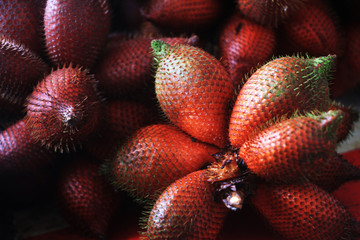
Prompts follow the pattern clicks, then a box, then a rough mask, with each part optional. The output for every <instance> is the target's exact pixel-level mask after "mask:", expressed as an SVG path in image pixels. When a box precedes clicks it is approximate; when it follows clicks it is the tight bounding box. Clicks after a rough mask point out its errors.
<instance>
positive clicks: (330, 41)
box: [278, 0, 341, 57]
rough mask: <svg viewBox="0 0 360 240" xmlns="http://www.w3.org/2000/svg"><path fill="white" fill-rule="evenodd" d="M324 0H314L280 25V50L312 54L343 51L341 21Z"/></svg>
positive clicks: (319, 54)
mask: <svg viewBox="0 0 360 240" xmlns="http://www.w3.org/2000/svg"><path fill="white" fill-rule="evenodd" d="M330 12H331V11H330V10H329V8H328V6H327V5H326V4H325V3H324V2H322V0H311V1H309V2H308V3H306V5H305V6H304V7H303V8H302V9H300V10H298V11H297V12H296V13H295V14H293V16H291V17H290V18H289V19H287V21H286V23H285V24H283V25H282V27H281V28H280V30H279V32H280V36H279V39H280V43H279V44H278V46H279V48H280V49H279V51H280V52H281V53H285V54H293V53H298V52H302V53H308V54H309V55H310V56H317V57H318V56H323V55H328V54H338V55H339V54H340V50H341V49H340V43H339V40H340V36H339V30H338V29H337V24H336V22H335V20H334V17H333V16H332V13H330Z"/></svg>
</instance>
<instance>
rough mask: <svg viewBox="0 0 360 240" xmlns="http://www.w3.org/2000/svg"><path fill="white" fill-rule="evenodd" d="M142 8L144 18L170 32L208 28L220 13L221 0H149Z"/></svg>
mask: <svg viewBox="0 0 360 240" xmlns="http://www.w3.org/2000/svg"><path fill="white" fill-rule="evenodd" d="M148 2H149V3H148V6H147V8H146V9H145V10H143V15H144V16H145V18H146V19H148V20H149V21H151V22H154V23H155V24H156V25H158V26H160V27H162V28H165V29H167V30H170V31H172V32H174V31H175V32H193V31H195V32H197V31H200V30H204V29H208V28H209V27H210V26H211V24H214V23H215V22H216V20H218V17H219V16H220V14H221V13H222V9H223V7H222V4H223V3H222V1H221V0H151V1H148Z"/></svg>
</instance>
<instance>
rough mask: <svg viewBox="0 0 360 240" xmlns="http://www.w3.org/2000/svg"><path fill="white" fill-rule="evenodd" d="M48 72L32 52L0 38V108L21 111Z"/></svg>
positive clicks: (45, 66)
mask: <svg viewBox="0 0 360 240" xmlns="http://www.w3.org/2000/svg"><path fill="white" fill-rule="evenodd" d="M0 8H1V7H0ZM48 70H49V67H48V66H47V65H46V64H45V63H44V62H43V61H42V60H41V59H40V58H39V57H37V56H36V55H35V54H34V53H33V52H32V51H30V50H28V49H27V48H26V47H24V46H22V45H20V44H18V43H15V42H13V41H11V40H9V39H6V38H5V37H3V36H0V108H4V109H7V110H9V111H19V110H21V109H22V108H23V105H24V103H25V100H26V97H27V96H28V95H29V94H30V93H31V91H32V90H33V88H34V87H35V85H36V83H37V82H38V81H39V80H41V79H42V78H43V77H44V75H45V74H46V73H47V72H48Z"/></svg>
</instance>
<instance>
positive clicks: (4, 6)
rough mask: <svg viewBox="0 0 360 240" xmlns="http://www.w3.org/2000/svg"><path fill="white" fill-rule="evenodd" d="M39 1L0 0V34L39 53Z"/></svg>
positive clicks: (40, 8) (40, 26)
mask: <svg viewBox="0 0 360 240" xmlns="http://www.w3.org/2000/svg"><path fill="white" fill-rule="evenodd" d="M41 1H42V0H1V1H0V35H3V36H5V37H6V38H8V39H11V40H14V41H16V42H18V43H19V44H21V45H24V46H25V47H26V48H29V49H31V50H32V51H34V52H36V53H37V54H40V53H41V52H42V50H43V49H42V48H43V42H42V38H41V34H42V33H41V28H42V22H41V21H42V14H43V12H42V11H41V10H42V6H41ZM1 72H2V71H1Z"/></svg>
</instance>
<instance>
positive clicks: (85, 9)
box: [44, 0, 111, 68]
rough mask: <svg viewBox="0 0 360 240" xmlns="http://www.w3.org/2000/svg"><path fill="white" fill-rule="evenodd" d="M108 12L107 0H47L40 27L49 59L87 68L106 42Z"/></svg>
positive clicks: (58, 62) (57, 63)
mask: <svg viewBox="0 0 360 240" xmlns="http://www.w3.org/2000/svg"><path fill="white" fill-rule="evenodd" d="M110 15H111V14H110V7H109V3H108V1H107V0H48V1H47V3H46V8H45V16H44V25H45V27H44V29H45V40H46V47H47V52H48V54H49V57H50V59H51V61H52V63H53V64H54V65H59V66H61V65H63V64H69V63H71V62H72V63H74V64H75V65H80V66H84V67H86V68H91V67H92V66H93V65H94V63H95V61H96V60H97V58H98V56H99V53H100V50H101V49H102V47H103V46H104V44H105V42H106V38H107V35H108V33H109V30H110V17H111V16H110Z"/></svg>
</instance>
